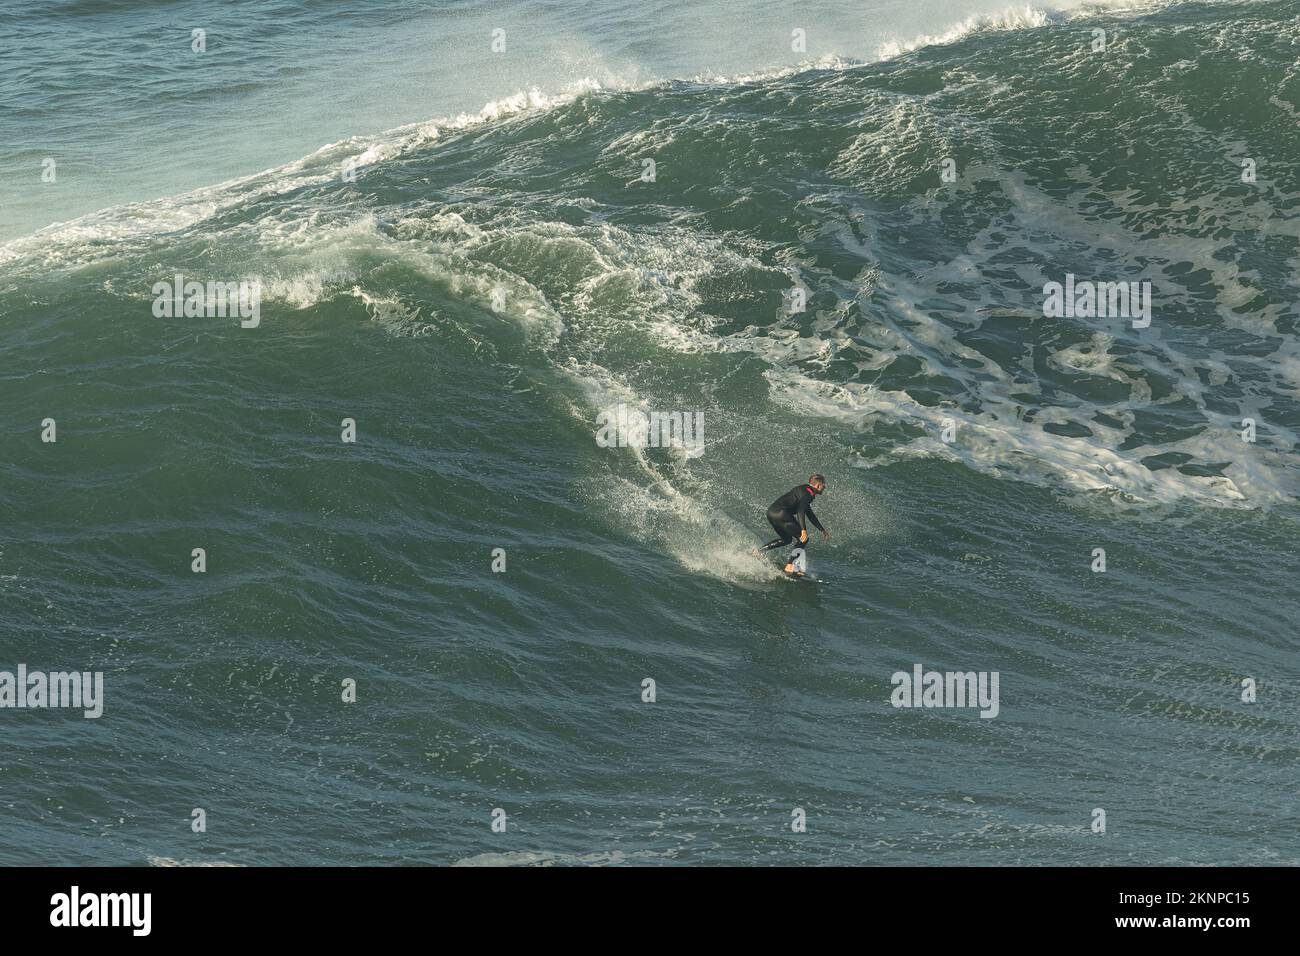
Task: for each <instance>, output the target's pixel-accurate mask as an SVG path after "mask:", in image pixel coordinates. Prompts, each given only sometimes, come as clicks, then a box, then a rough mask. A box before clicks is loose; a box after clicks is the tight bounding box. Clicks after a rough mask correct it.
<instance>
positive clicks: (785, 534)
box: [754, 475, 831, 578]
mask: <svg viewBox="0 0 1300 956" xmlns="http://www.w3.org/2000/svg"><path fill="white" fill-rule="evenodd" d="M825 493H826V479H825V478H823V477H822V476H821V475H813V476H812V477H810V478H809V479H808V482H807V484H803V485H799V486H798V487H797V488H791V489H790V490H789V491H787V492H786V493H785V494H783V495H782V496H781V497H780V498H777V499H776V501H774V502H772V506H771V507H770V508H768V509H767V520H768V522H769V523H771V525H772V528H773V529H774V530H775V531H776V533H777V534H778V535H780V537H778V538H775V539H774V540H772V541H769V542H768V543H767V544H765V545H763V547H761V548H755V549H754V553H755V554H759V553H760V552H763V551H770V550H771V549H772V548H779V547H782V546H784V545H788V544H790V543H791V542H795V548H794V550H793V551H791V552H790V558H789V560H788V561H787V562H786V565H785V568H784V570H785V573H786V574H788V575H790V576H791V577H796V578H800V577H803V575H804V572H803V570H802V569H801V567H800V566H799V565H800V564H801V563H802V562H801V561H800V560H799V559H800V558H802V557H803V550H804V547H805V546H806V545H807V544H808V522H809V521H811V522H812V523H813V527H814V528H816V529H817V530H818V531H820V532H821V533H822V540H823V541H826V540H829V539H830V536H831V533H830V532H829V531H827V530H826V529H825V528H823V527H822V523H821V522H820V521H818V520H817V516H816V515H815V514H813V510H812V502H813V499H814V498H816V497H817V496H818V495H821V494H825Z"/></svg>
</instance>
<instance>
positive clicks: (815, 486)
mask: <svg viewBox="0 0 1300 956" xmlns="http://www.w3.org/2000/svg"><path fill="white" fill-rule="evenodd" d="M808 487H809V488H811V489H812V490H813V492H814V493H815V494H819V495H821V494H825V493H826V479H825V478H823V477H822V476H821V475H813V476H812V477H810V478H809V479H808Z"/></svg>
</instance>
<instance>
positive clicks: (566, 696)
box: [0, 0, 1300, 865]
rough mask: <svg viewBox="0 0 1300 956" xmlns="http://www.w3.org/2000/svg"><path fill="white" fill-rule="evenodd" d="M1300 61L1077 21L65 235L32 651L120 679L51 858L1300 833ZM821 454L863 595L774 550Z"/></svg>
mask: <svg viewBox="0 0 1300 956" xmlns="http://www.w3.org/2000/svg"><path fill="white" fill-rule="evenodd" d="M1094 28H1099V29H1105V30H1106V31H1107V47H1106V49H1105V50H1103V51H1095V50H1094V49H1092V43H1093V41H1094V39H1095V34H1094V33H1093V30H1094ZM1298 54H1300V11H1297V8H1296V7H1295V5H1294V4H1291V3H1283V2H1267V0H1266V2H1254V3H1226V4H1225V3H1205V4H1198V3H1191V4H1170V5H1157V6H1153V7H1144V8H1136V9H1130V10H1118V11H1117V10H1115V9H1083V10H1077V11H1074V12H1073V13H1070V14H1050V15H1049V14H1036V13H1035V12H1034V11H1029V12H1027V13H1024V14H1017V16H1016V17H1012V18H1003V19H1001V20H993V21H973V22H972V23H970V24H968V25H967V28H965V29H963V30H960V31H957V32H955V33H954V34H952V35H950V36H945V37H935V38H931V42H924V43H919V44H917V45H916V47H915V48H914V49H910V50H906V49H902V48H900V49H897V50H893V51H891V53H890V55H888V56H885V57H882V58H878V59H876V60H874V61H873V62H864V61H860V60H857V59H852V58H841V59H835V58H827V59H825V60H822V61H820V62H814V63H811V64H806V65H805V66H803V67H785V68H774V69H771V70H768V71H765V72H759V73H755V74H753V75H748V76H733V77H727V78H723V77H716V78H714V77H708V76H695V77H691V78H689V79H678V80H667V81H654V82H645V83H637V84H629V85H627V86H624V87H615V86H609V85H604V84H599V83H592V84H589V85H587V86H586V87H584V88H580V89H576V90H573V91H570V92H569V93H567V94H556V95H548V96H544V95H542V94H540V93H537V94H534V95H531V96H528V95H525V96H521V97H518V98H513V99H506V100H502V101H500V102H498V103H496V104H495V105H494V106H493V108H492V109H490V110H488V111H486V112H485V113H484V114H483V115H476V116H469V117H466V116H462V117H460V118H458V119H454V120H433V121H429V122H422V123H418V124H415V125H407V126H402V127H399V128H397V129H394V130H391V131H388V132H384V133H375V134H373V135H367V136H357V137H347V138H343V139H340V140H339V141H337V142H335V143H333V144H331V145H329V146H326V147H323V148H321V149H320V150H318V151H316V152H312V153H309V154H307V155H305V156H304V157H303V158H302V159H300V160H297V161H295V162H293V163H290V164H289V165H287V166H278V167H276V168H274V169H271V170H268V171H266V172H264V173H258V174H255V175H251V176H246V177H243V178H240V179H236V180H232V181H228V182H224V183H222V184H220V185H215V186H210V187H206V188H204V189H201V190H199V191H197V192H185V193H180V194H178V195H174V196H171V197H170V198H166V199H158V200H152V201H147V202H138V203H134V204H131V205H126V206H114V207H111V208H108V209H105V210H103V211H101V212H97V213H94V214H91V215H89V216H86V217H84V218H81V219H78V220H75V221H73V222H70V223H65V224H61V225H56V226H52V227H49V228H46V229H43V230H41V231H38V232H35V233H32V234H27V235H23V236H18V237H16V238H14V239H11V240H10V241H8V242H7V243H6V244H4V245H3V246H0V354H3V357H4V362H3V365H2V366H0V409H3V410H4V415H3V420H4V436H3V442H4V447H3V454H0V608H2V609H3V610H2V611H0V670H10V671H12V670H14V669H15V668H16V667H17V666H18V664H20V663H24V664H26V666H27V667H28V668H29V669H32V670H44V671H60V670H74V669H75V670H85V671H102V672H103V674H104V686H105V701H104V713H103V716H102V717H100V718H98V719H85V718H83V717H82V716H81V714H80V713H79V712H70V711H66V710H53V709H47V710H37V709H22V710H20V709H16V708H15V709H2V708H0V742H2V746H0V847H3V848H4V849H3V851H2V852H0V860H2V861H3V862H5V863H26V864H44V863H71V864H102V863H124V864H147V863H172V862H181V863H227V864H247V865H263V864H312V865H318V864H345V865H353V864H375V863H394V864H425V863H433V864H451V863H468V864H475V863H524V864H527V863H537V864H550V863H576V864H604V863H630V864H640V863H665V864H854V865H857V864H872V865H935V864H938V865H953V864H990V865H1003V864H1031V865H1114V864H1259V863H1269V864H1294V863H1296V862H1297V860H1298V859H1300V836H1298V834H1300V827H1298V826H1297V824H1298V823H1300V814H1298V812H1297V810H1298V808H1297V803H1296V780H1297V765H1298V762H1300V761H1298V757H1300V750H1298V744H1297V739H1298V738H1297V732H1298V731H1300V720H1298V718H1297V714H1298V713H1300V711H1298V709H1297V704H1298V703H1300V666H1298V665H1297V658H1296V651H1297V639H1296V631H1295V628H1296V624H1297V617H1298V615H1297V599H1296V594H1295V590H1294V582H1295V580H1296V577H1297V573H1300V558H1297V555H1296V548H1295V535H1296V531H1297V528H1298V524H1297V511H1296V495H1297V494H1298V493H1300V459H1298V458H1297V455H1296V441H1297V430H1300V406H1298V405H1297V395H1298V389H1300V338H1298V337H1297V328H1296V325H1297V320H1298V319H1300V308H1298V307H1297V283H1296V273H1297V266H1300V219H1298V218H1297V209H1298V207H1300V121H1298V120H1297V116H1298V115H1300V113H1298V112H1297V111H1300V75H1298V74H1297V67H1296V64H1297V60H1298ZM646 159H653V160H654V176H653V180H647V179H646V178H645V177H646V175H647V172H646V170H647V167H646V165H645V162H644V161H645V160H646ZM945 160H951V161H952V163H951V167H945V163H944V161H945ZM1247 160H1249V161H1250V162H1249V163H1246V162H1245V161H1247ZM1248 166H1249V167H1250V168H1253V169H1254V171H1255V176H1254V178H1253V181H1244V180H1243V173H1244V171H1245V170H1246V169H1247V168H1248ZM945 168H951V169H953V170H955V173H956V175H955V181H952V182H945V181H944V177H943V173H944V170H945ZM348 170H352V172H353V173H354V175H349V174H348ZM1067 274H1068V275H1072V276H1075V277H1077V278H1078V279H1080V280H1096V281H1123V282H1130V281H1132V282H1144V281H1145V282H1150V284H1151V295H1152V309H1151V322H1150V325H1149V326H1148V327H1135V324H1134V323H1133V322H1132V321H1130V320H1129V319H1128V318H1127V317H1114V316H1109V317H1106V316H1103V317H1099V316H1069V317H1060V318H1054V317H1048V316H1045V315H1044V312H1043V302H1044V291H1043V290H1044V286H1045V284H1046V283H1050V282H1053V281H1056V282H1064V281H1065V280H1066V276H1067ZM177 275H181V276H183V277H184V278H185V279H187V280H194V281H200V282H207V281H236V280H249V281H254V280H255V281H257V282H259V283H260V288H261V290H262V298H261V302H260V311H259V314H258V317H257V325H256V326H255V327H248V328H245V327H241V324H240V322H239V320H238V319H236V318H230V317H225V318H208V317H189V318H187V317H184V316H181V317H162V318H160V317H157V316H156V315H155V299H156V298H157V293H156V291H155V286H156V284H157V283H160V282H163V283H166V282H171V281H172V280H173V278H174V277H175V276H177ZM795 289H798V290H803V294H804V295H805V296H806V308H805V309H804V311H797V310H794V309H792V308H791V306H790V303H791V299H790V295H791V290H795ZM619 405H622V406H623V407H624V408H632V409H638V410H642V411H645V412H650V411H661V412H684V413H689V414H692V415H695V414H698V415H699V416H700V421H702V423H703V447H702V449H697V451H698V453H697V454H691V453H688V452H687V451H686V450H683V449H680V448H646V449H635V448H617V447H615V448H609V447H602V446H601V444H599V443H598V442H597V440H596V435H597V430H598V425H597V416H598V415H600V414H601V412H603V411H607V410H609V409H611V408H616V407H618V406H619ZM345 419H351V420H352V421H353V422H355V429H356V440H355V442H347V441H344V440H342V435H343V432H344V429H345V427H346V426H345V423H344V420H345ZM1245 419H1250V420H1252V421H1253V422H1254V423H1255V434H1254V441H1245V440H1243V438H1242V434H1243V431H1244V430H1245V429H1246V424H1245V423H1244V420H1245ZM46 420H53V422H54V428H55V436H56V438H57V440H56V441H53V442H50V441H43V440H42V434H43V431H44V432H46V433H47V434H48V426H47V425H43V424H42V423H43V422H45V421H46ZM945 433H946V437H945ZM811 471H819V472H822V473H824V474H825V475H826V476H827V479H828V482H829V486H830V488H829V491H828V493H827V495H826V496H825V497H824V498H822V499H819V500H818V503H817V505H816V508H817V513H818V515H819V517H820V519H821V520H822V522H823V523H824V524H826V525H827V526H828V527H829V528H830V529H831V530H832V532H833V537H832V538H831V540H830V541H829V542H826V543H823V542H821V541H817V542H815V543H814V544H813V545H812V546H811V548H810V549H809V555H808V560H809V564H810V567H811V568H812V570H814V571H815V572H816V573H817V574H818V575H819V576H821V577H823V578H825V579H827V581H828V582H829V583H828V584H826V585H825V586H823V587H814V586H811V585H805V584H795V583H791V582H787V581H785V580H783V579H782V578H781V576H780V575H779V573H778V570H777V560H776V558H775V557H772V556H768V557H766V558H755V557H754V556H753V555H752V554H751V548H753V547H754V546H756V545H758V544H761V543H762V542H763V541H764V540H766V539H767V538H769V537H770V536H771V532H770V529H769V528H768V527H767V524H766V521H765V520H764V512H765V511H766V508H767V505H768V504H769V503H770V502H771V501H772V499H774V498H776V497H777V496H778V495H780V494H781V493H783V492H785V491H786V490H788V489H789V488H790V487H791V486H793V485H795V484H797V483H798V482H800V481H802V480H803V479H804V478H805V477H806V476H807V475H808V474H809V473H810V472H811ZM196 548H198V549H203V551H204V554H205V557H206V570H205V571H204V572H203V573H195V572H194V571H193V569H192V562H193V560H194V558H193V552H194V549H196ZM1098 549H1101V550H1102V551H1104V557H1105V570H1104V571H1101V570H1099V565H1098V563H1097V562H1098ZM918 664H919V665H921V666H922V668H923V669H926V670H930V669H935V670H939V671H963V672H964V671H978V672H996V673H997V674H998V675H999V692H1000V699H999V707H998V712H997V715H996V716H995V717H993V718H991V719H987V718H982V717H980V715H979V713H978V712H977V711H976V710H974V709H970V708H967V709H960V708H919V709H914V708H900V707H895V706H893V705H892V704H891V693H892V692H893V690H894V687H893V683H892V678H893V675H894V674H896V673H898V672H904V673H908V674H910V673H911V672H912V671H913V668H914V667H915V666H916V665H918ZM647 679H650V680H652V681H653V682H654V683H653V686H654V700H653V701H652V702H651V701H648V700H646V699H645V698H646V696H647V695H646V690H645V687H646V685H645V681H646V680H647ZM348 681H354V682H355V688H356V692H355V698H356V699H355V702H350V703H349V702H344V700H343V694H344V684H345V682H348ZM1243 681H1246V682H1247V683H1248V684H1252V685H1253V686H1254V688H1255V692H1256V699H1255V700H1254V701H1253V702H1247V701H1246V700H1243V693H1244V692H1245V688H1244V686H1243ZM195 808H202V809H203V810H204V811H205V813H206V825H207V826H206V832H203V833H195V832H194V831H193V828H192V826H191V821H192V818H191V812H192V810H194V809H195ZM498 809H500V810H502V811H504V813H505V819H506V821H507V823H506V827H505V831H504V832H494V830H493V827H492V823H493V814H494V811H495V810H498ZM1097 809H1103V810H1104V811H1105V815H1106V831H1105V832H1104V833H1098V832H1094V820H1095V819H1096V814H1095V811H1096V810H1097ZM800 810H801V811H803V813H804V814H805V815H806V821H807V827H806V832H796V831H795V830H793V829H792V827H791V823H792V820H794V819H795V816H797V811H800Z"/></svg>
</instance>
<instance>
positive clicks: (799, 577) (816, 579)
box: [781, 571, 829, 584]
mask: <svg viewBox="0 0 1300 956" xmlns="http://www.w3.org/2000/svg"><path fill="white" fill-rule="evenodd" d="M781 573H782V575H783V576H784V577H785V579H786V580H787V581H811V582H812V583H813V584H827V583H829V582H828V581H827V580H826V579H825V578H819V577H817V575H815V574H812V573H806V574H799V575H795V574H786V573H785V572H784V571H782V572H781Z"/></svg>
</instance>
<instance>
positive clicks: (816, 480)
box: [808, 475, 826, 485]
mask: <svg viewBox="0 0 1300 956" xmlns="http://www.w3.org/2000/svg"><path fill="white" fill-rule="evenodd" d="M808 484H810V485H824V484H826V479H825V478H823V477H822V476H821V475H813V476H812V477H811V478H809V479H808Z"/></svg>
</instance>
